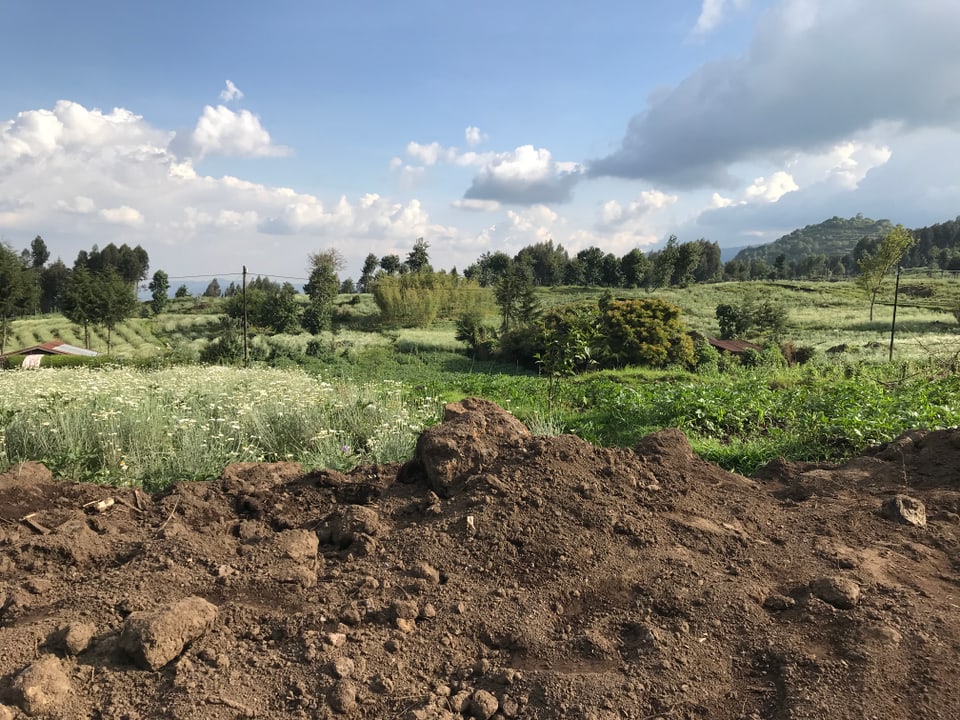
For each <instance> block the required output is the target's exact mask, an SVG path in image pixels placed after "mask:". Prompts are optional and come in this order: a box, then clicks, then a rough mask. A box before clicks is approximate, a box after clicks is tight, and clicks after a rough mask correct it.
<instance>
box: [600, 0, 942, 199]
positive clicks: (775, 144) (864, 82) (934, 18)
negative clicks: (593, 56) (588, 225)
mask: <svg viewBox="0 0 960 720" xmlns="http://www.w3.org/2000/svg"><path fill="white" fill-rule="evenodd" d="M704 9H705V10H709V8H707V7H706V6H704ZM709 17H710V15H709V13H708V19H709ZM707 24H709V23H707ZM958 26H960V3H957V2H956V0H925V2H924V3H923V9H922V11H920V10H918V9H917V7H915V6H914V5H911V4H910V3H906V2H890V3H884V4H882V6H881V5H878V4H877V3H875V2H871V1H870V0H779V1H778V2H776V3H775V4H774V5H773V7H772V8H771V9H770V10H769V11H768V12H767V13H766V14H765V15H764V17H763V18H762V20H761V22H760V23H759V25H758V27H757V30H756V33H755V36H754V38H753V40H752V42H751V44H750V46H749V48H748V49H747V50H746V51H745V52H744V53H743V54H741V55H738V56H735V57H728V58H725V59H720V60H717V61H713V62H710V63H708V64H705V65H703V66H701V67H700V68H699V69H698V70H696V71H695V72H693V73H692V74H691V75H690V76H688V77H687V78H686V79H685V80H683V81H682V82H681V83H680V84H679V85H677V86H676V87H674V88H670V89H667V90H665V91H662V92H658V93H656V94H655V95H652V96H651V97H650V98H649V100H648V103H647V107H646V108H645V109H644V110H643V111H642V112H640V113H639V114H637V115H636V116H634V117H633V118H632V119H631V121H630V123H629V125H628V128H627V131H626V133H625V135H624V138H623V141H622V145H621V147H620V148H619V149H618V150H617V151H616V152H614V153H612V154H611V155H609V156H607V157H605V158H602V159H599V160H596V161H595V162H593V163H591V165H590V171H591V174H593V175H601V176H615V177H626V178H644V179H647V180H652V181H655V182H658V183H669V184H670V185H672V186H676V187H704V186H706V187H710V186H713V187H715V188H716V187H731V186H735V185H737V184H738V181H737V180H736V178H734V177H733V176H732V174H731V166H733V165H735V164H738V163H739V164H744V163H756V162H774V163H775V162H776V161H777V158H780V157H782V156H783V155H784V154H792V153H807V154H817V153H823V152H825V151H826V150H828V149H829V148H831V147H833V146H835V145H837V144H838V143H842V142H844V141H845V140H847V139H848V138H851V137H855V136H857V135H858V134H860V133H869V132H870V131H871V130H872V129H875V128H877V127H881V126H884V127H887V128H888V130H889V131H890V132H894V129H895V128H899V131H898V132H899V133H908V132H913V131H915V130H918V129H923V128H954V129H956V128H958V127H960V119H958V118H960V115H958V114H957V107H958V106H960V53H957V52H956V51H955V50H954V48H955V45H956V42H955V37H954V35H955V32H954V30H955V28H956V27H958ZM892 139H893V135H888V136H886V137H883V138H875V141H879V144H881V145H884V144H890V143H891V142H892Z"/></svg>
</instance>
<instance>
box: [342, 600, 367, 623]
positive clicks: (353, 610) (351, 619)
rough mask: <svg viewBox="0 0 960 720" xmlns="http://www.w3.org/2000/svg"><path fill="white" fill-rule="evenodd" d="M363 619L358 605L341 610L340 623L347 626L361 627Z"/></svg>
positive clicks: (347, 606)
mask: <svg viewBox="0 0 960 720" xmlns="http://www.w3.org/2000/svg"><path fill="white" fill-rule="evenodd" d="M362 619H363V616H362V615H361V614H360V607H359V606H358V605H357V604H356V603H350V604H349V605H346V606H345V607H344V608H343V609H342V610H340V622H342V623H344V624H346V625H359V624H360V621H361V620H362Z"/></svg>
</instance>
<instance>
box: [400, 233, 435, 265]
mask: <svg viewBox="0 0 960 720" xmlns="http://www.w3.org/2000/svg"><path fill="white" fill-rule="evenodd" d="M429 249H430V243H428V242H427V241H426V240H424V239H423V238H417V241H416V242H415V243H414V244H413V250H411V251H410V254H408V255H407V262H406V264H407V268H409V270H410V272H420V271H421V270H428V271H432V270H433V268H432V267H430V255H429V253H428V252H427V250H429Z"/></svg>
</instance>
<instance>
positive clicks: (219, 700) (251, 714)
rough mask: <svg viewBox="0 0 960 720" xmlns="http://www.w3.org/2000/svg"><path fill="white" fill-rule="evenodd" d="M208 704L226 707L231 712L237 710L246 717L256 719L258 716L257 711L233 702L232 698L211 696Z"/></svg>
mask: <svg viewBox="0 0 960 720" xmlns="http://www.w3.org/2000/svg"><path fill="white" fill-rule="evenodd" d="M207 702H208V703H209V704H211V705H225V706H226V707H228V708H230V709H231V710H236V711H237V712H239V713H241V714H242V715H243V716H244V717H248V718H255V717H256V716H257V711H256V710H254V709H253V708H248V707H247V706H246V705H243V704H241V703H238V702H237V701H236V700H231V699H230V698H225V697H219V696H213V695H211V696H210V697H208V698H207Z"/></svg>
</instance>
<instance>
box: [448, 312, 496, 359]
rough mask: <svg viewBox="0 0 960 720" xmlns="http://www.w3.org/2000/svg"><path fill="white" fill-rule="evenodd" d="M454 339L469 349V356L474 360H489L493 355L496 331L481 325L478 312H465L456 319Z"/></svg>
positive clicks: (481, 319) (481, 321) (481, 320)
mask: <svg viewBox="0 0 960 720" xmlns="http://www.w3.org/2000/svg"><path fill="white" fill-rule="evenodd" d="M456 338H457V340H459V341H460V342H464V343H466V344H467V345H468V346H469V347H470V355H471V357H473V358H474V359H475V360H489V359H490V357H491V355H492V354H493V347H494V343H495V342H496V339H497V331H496V329H495V328H493V327H491V326H490V325H485V324H484V323H483V318H482V317H481V315H480V313H478V312H467V313H464V314H463V315H461V316H460V317H459V318H458V319H457V333H456Z"/></svg>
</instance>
